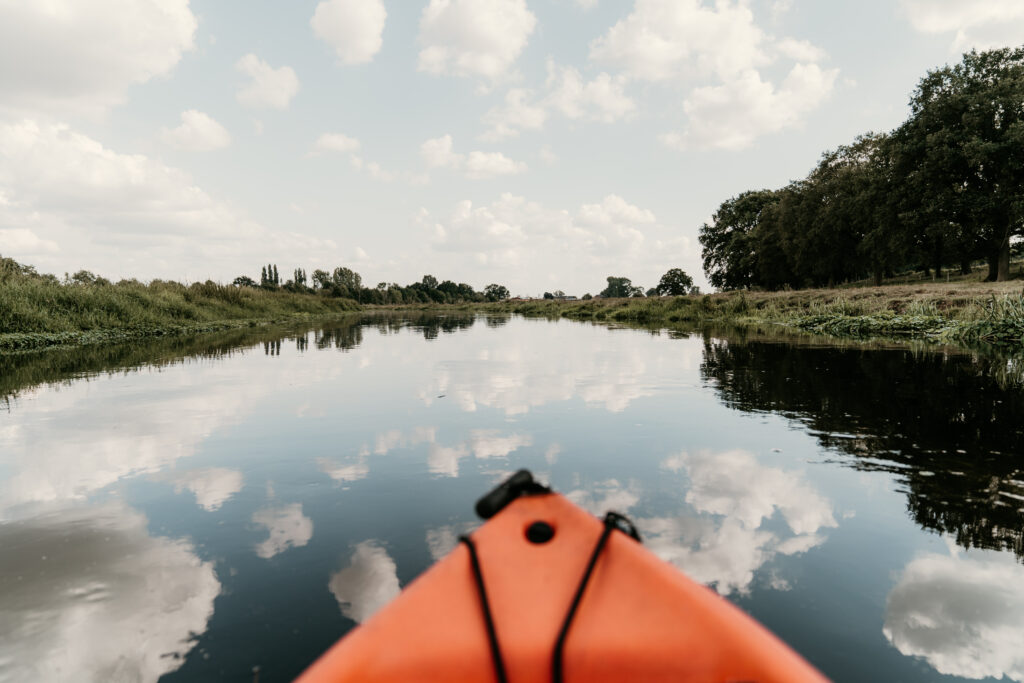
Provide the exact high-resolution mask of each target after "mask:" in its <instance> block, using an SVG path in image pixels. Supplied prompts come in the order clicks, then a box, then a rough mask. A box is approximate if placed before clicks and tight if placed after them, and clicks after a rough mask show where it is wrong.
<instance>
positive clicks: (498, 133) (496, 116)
mask: <svg viewBox="0 0 1024 683" xmlns="http://www.w3.org/2000/svg"><path fill="white" fill-rule="evenodd" d="M531 97H532V93H531V92H530V91H529V90H524V89H522V88H513V89H511V90H509V91H508V92H507V93H505V104H504V106H501V107H494V108H492V109H490V110H489V111H488V112H487V113H486V114H485V115H484V123H485V124H487V125H488V126H489V129H488V131H487V132H486V133H484V134H483V135H481V136H480V137H481V139H483V140H489V141H496V140H504V139H505V138H510V137H515V136H517V135H519V131H521V130H540V129H541V128H543V127H544V122H545V121H546V120H547V118H548V112H547V109H546V108H545V107H544V105H543V104H533V103H531V102H530V101H529V100H530V99H531Z"/></svg>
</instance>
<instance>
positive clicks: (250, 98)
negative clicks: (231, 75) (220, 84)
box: [235, 53, 299, 109]
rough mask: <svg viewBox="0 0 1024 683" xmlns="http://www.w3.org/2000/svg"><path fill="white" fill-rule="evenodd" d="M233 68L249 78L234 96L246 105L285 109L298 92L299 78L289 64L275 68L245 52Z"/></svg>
mask: <svg viewBox="0 0 1024 683" xmlns="http://www.w3.org/2000/svg"><path fill="white" fill-rule="evenodd" d="M235 68H236V69H237V70H238V71H240V72H241V73H243V74H245V75H246V76H248V77H249V78H250V81H249V83H248V84H247V85H246V86H245V87H243V88H242V89H241V90H239V91H238V93H237V94H236V95H235V97H236V98H237V99H238V101H239V102H240V103H241V104H243V105H245V106H246V107H255V108H268V109H287V108H288V103H289V102H291V100H292V98H293V97H295V95H296V94H297V93H298V92H299V78H298V76H296V75H295V71H294V70H292V68H291V67H289V66H282V67H279V68H277V69H275V68H274V67H272V66H270V65H269V64H267V63H266V62H265V61H263V60H262V59H260V58H259V57H257V56H256V55H254V54H251V53H250V54H247V55H245V56H244V57H242V58H241V59H239V60H238V62H237V63H236V64H235Z"/></svg>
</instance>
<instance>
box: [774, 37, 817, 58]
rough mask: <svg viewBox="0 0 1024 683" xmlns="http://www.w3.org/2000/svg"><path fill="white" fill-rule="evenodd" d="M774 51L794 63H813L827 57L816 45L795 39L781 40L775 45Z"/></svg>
mask: <svg viewBox="0 0 1024 683" xmlns="http://www.w3.org/2000/svg"><path fill="white" fill-rule="evenodd" d="M775 49H776V50H778V51H779V53H780V54H782V55H784V56H785V57H788V58H790V59H792V60H793V61H795V62H804V63H815V62H820V61H823V60H824V59H825V58H826V57H827V55H826V54H825V51H824V50H822V49H821V48H820V47H818V46H817V45H815V44H813V43H811V42H809V41H806V40H796V39H795V38H783V39H782V40H780V41H779V42H778V43H777V44H776V46H775Z"/></svg>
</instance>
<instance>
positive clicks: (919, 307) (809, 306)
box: [483, 281, 1024, 345]
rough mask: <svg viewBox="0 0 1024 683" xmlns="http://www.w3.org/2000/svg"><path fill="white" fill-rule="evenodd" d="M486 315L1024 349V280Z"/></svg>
mask: <svg viewBox="0 0 1024 683" xmlns="http://www.w3.org/2000/svg"><path fill="white" fill-rule="evenodd" d="M483 309H484V310H493V311H509V312H516V313H520V314H522V315H527V316H543V317H553V318H557V317H562V318H571V319H576V320H598V321H608V322H624V323H636V324H644V325H650V324H662V325H671V324H673V323H683V322H704V321H729V322H736V323H744V322H758V323H763V322H773V323H781V324H785V325H789V326H792V327H797V328H800V329H804V330H808V331H812V332H819V333H826V334H833V335H839V336H856V337H864V336H913V337H930V338H936V339H944V340H948V341H979V342H988V343H997V344H1011V345H1024V282H1020V281H1011V282H1003V283H980V282H973V283H972V282H958V283H951V284H946V283H927V284H925V283H922V284H917V285H890V286H882V287H861V288H842V289H806V290H797V291H788V292H787V291H784V292H728V293H721V294H707V295H696V296H680V297H652V298H634V299H593V300H590V301H551V300H534V301H524V302H503V303H500V304H487V305H485V306H484V307H483Z"/></svg>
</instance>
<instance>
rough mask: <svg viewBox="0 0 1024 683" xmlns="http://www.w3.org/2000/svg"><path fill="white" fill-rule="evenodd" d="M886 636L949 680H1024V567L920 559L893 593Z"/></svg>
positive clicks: (993, 558) (999, 561)
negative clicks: (957, 677)
mask: <svg viewBox="0 0 1024 683" xmlns="http://www.w3.org/2000/svg"><path fill="white" fill-rule="evenodd" d="M972 555H973V556H972ZM882 633H883V634H885V637H886V638H887V639H888V640H889V642H890V643H892V644H893V646H895V647H896V649H897V650H899V651H900V653H901V654H904V655H907V656H913V657H923V658H924V659H925V660H926V661H927V662H928V664H930V665H931V666H932V667H933V668H934V669H935V670H936V671H938V672H939V673H941V674H946V675H952V676H962V677H964V678H972V679H980V678H987V677H992V678H1003V677H1006V678H1009V679H1011V680H1014V681H1024V567H1022V566H1020V565H1019V564H1017V563H1016V562H1014V560H1013V558H1012V557H1007V556H1005V555H1004V556H1000V555H998V554H996V553H990V552H977V554H975V553H973V552H972V553H968V554H956V555H952V556H950V555H938V554H934V553H932V554H928V555H923V556H921V557H918V558H916V559H914V560H913V561H911V562H910V564H908V565H907V566H906V568H905V569H904V570H903V573H902V574H901V575H900V577H899V581H898V582H897V584H896V586H895V587H894V588H893V589H892V591H891V592H890V593H889V598H888V600H887V602H886V610H885V625H884V626H883V628H882Z"/></svg>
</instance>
